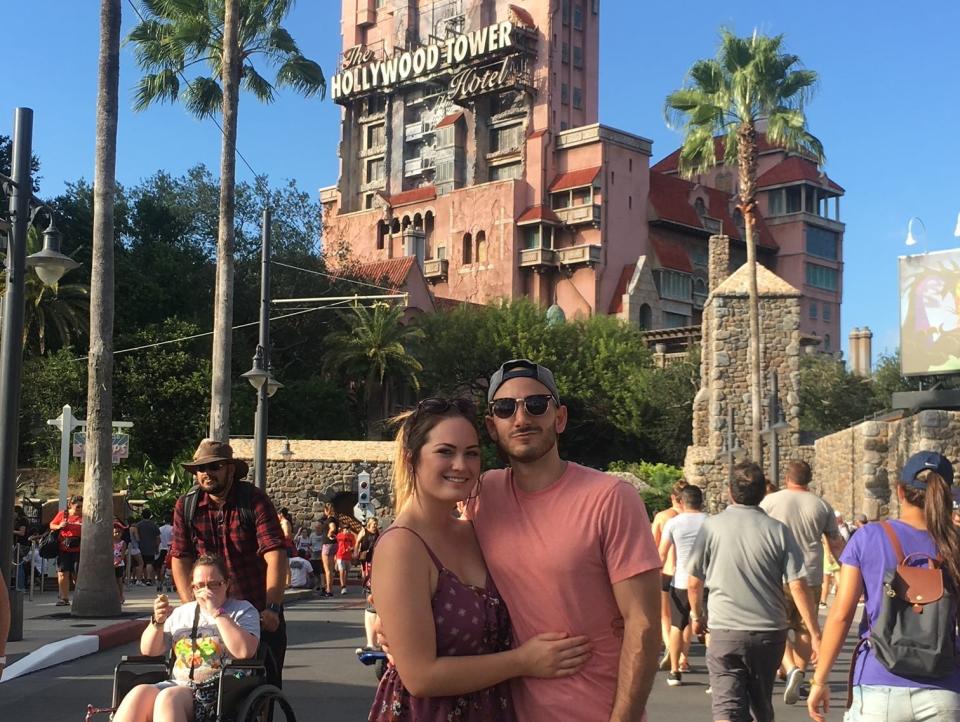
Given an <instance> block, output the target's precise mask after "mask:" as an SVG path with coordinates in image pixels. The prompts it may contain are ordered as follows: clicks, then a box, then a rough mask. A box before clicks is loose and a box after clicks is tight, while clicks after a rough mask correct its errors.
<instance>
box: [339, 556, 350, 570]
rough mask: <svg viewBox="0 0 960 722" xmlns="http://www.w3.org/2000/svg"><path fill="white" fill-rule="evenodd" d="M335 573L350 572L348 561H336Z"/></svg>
mask: <svg viewBox="0 0 960 722" xmlns="http://www.w3.org/2000/svg"><path fill="white" fill-rule="evenodd" d="M337 571H338V572H339V571H344V572H349V571H350V560H349V559H337Z"/></svg>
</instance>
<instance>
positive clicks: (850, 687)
mask: <svg viewBox="0 0 960 722" xmlns="http://www.w3.org/2000/svg"><path fill="white" fill-rule="evenodd" d="M869 639H870V637H869V636H867V637H862V638H861V639H860V641H859V642H857V646H855V647H854V648H853V654H851V655H850V672H849V673H848V674H847V709H850V708H851V707H852V706H853V675H854V672H855V670H856V668H857V656H858V655H859V654H860V650H862V649H864V648H865V647H866V646H867V642H868V641H869Z"/></svg>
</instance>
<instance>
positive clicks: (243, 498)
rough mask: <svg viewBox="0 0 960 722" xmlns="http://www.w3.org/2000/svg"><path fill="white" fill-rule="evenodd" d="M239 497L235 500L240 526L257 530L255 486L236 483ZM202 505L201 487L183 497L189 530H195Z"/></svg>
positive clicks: (246, 482)
mask: <svg viewBox="0 0 960 722" xmlns="http://www.w3.org/2000/svg"><path fill="white" fill-rule="evenodd" d="M234 483H235V484H236V485H237V496H236V499H235V502H236V505H237V512H238V513H239V514H240V524H241V525H242V526H243V527H245V528H246V529H250V530H256V528H257V520H256V515H255V514H254V513H253V484H251V483H250V482H249V481H236V482H234ZM199 504H200V487H199V486H196V485H194V486H193V487H192V488H191V489H190V491H188V492H187V493H186V494H184V495H183V523H184V526H186V527H187V529H191V530H192V529H193V518H194V516H196V514H197V506H198V505H199Z"/></svg>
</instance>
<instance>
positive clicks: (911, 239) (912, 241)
mask: <svg viewBox="0 0 960 722" xmlns="http://www.w3.org/2000/svg"><path fill="white" fill-rule="evenodd" d="M915 222H916V223H919V224H920V228H922V229H923V238H924V240H926V237H927V227H926V225H924V223H923V221H922V220H921V219H920V218H917V216H913V217H912V218H911V219H910V220H909V221H907V240H906V241H905V243H906V245H908V246H915V245H917V243H918V241H917V237H916V236H915V235H914V233H913V224H914V223H915Z"/></svg>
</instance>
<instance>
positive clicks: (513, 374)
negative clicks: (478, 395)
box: [487, 358, 560, 406]
mask: <svg viewBox="0 0 960 722" xmlns="http://www.w3.org/2000/svg"><path fill="white" fill-rule="evenodd" d="M516 378H527V379H535V380H536V381H539V382H540V383H541V384H543V385H544V386H546V387H547V390H548V391H549V392H550V394H551V395H552V396H553V400H554V401H556V402H557V405H558V406H559V404H560V393H559V392H558V391H557V382H556V381H554V380H553V372H552V371H551V370H550V369H548V368H547V367H546V366H541V365H540V364H537V363H534V362H533V361H531V360H530V359H525V358H515V359H511V360H510V361H507V362H506V363H504V364H503V365H502V366H501V367H500V368H498V369H497V370H496V371H495V372H494V374H493V376H491V377H490V387H489V388H488V389H487V401H488V402H489V401H493V397H494V396H495V395H496V393H497V389H499V388H500V387H501V386H503V383H504V381H509V380H510V379H516Z"/></svg>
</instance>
